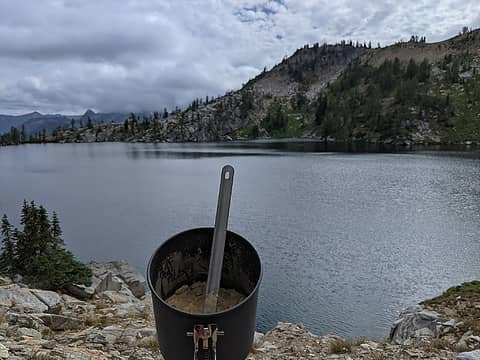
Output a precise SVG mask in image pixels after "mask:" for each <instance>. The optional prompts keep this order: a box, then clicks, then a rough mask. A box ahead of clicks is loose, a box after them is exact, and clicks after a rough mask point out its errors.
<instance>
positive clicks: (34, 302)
mask: <svg viewBox="0 0 480 360" xmlns="http://www.w3.org/2000/svg"><path fill="white" fill-rule="evenodd" d="M0 307H7V308H15V309H16V310H18V311H16V312H26V313H41V312H45V311H47V310H48V306H47V305H45V304H44V303H43V302H42V301H40V300H39V299H38V298H37V297H36V296H35V295H33V294H32V293H31V292H30V291H29V290H28V289H23V288H20V287H19V286H18V285H9V286H5V287H1V288H0Z"/></svg>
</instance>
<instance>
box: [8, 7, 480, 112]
mask: <svg viewBox="0 0 480 360" xmlns="http://www.w3.org/2000/svg"><path fill="white" fill-rule="evenodd" d="M463 26H469V27H471V28H477V27H480V3H479V2H478V0H461V1H459V0H415V1H413V0H401V1H399V0H395V1H391V0H373V1H368V0H336V1H332V0H270V1H257V0H41V1H39V0H0V113H3V114H20V113H26V112H31V111H39V112H42V113H66V114H79V113H83V112H85V110H86V109H93V110H95V111H101V112H112V111H115V112H117V111H120V112H130V111H155V110H162V109H163V108H164V107H167V108H169V109H172V108H174V107H175V106H176V105H179V106H184V105H186V104H187V103H189V102H190V101H191V100H192V99H194V98H196V97H205V96H206V95H209V96H218V95H222V94H223V93H224V92H225V91H228V90H235V89H238V88H240V87H241V86H242V84H243V83H245V82H247V81H248V79H250V78H252V77H254V76H255V75H256V74H257V73H259V72H260V71H261V70H262V69H263V68H264V67H267V68H271V67H272V66H274V65H275V64H276V63H278V62H280V61H281V59H282V58H283V57H285V56H288V55H291V54H292V53H293V52H294V51H295V50H296V49H297V48H300V47H302V46H303V45H305V44H307V43H309V44H313V43H315V42H320V43H323V42H328V43H336V42H339V41H341V40H342V39H346V40H349V39H352V40H353V41H357V40H358V41H362V42H363V41H367V42H368V41H372V43H373V44H377V43H378V42H379V43H381V44H382V46H383V45H388V44H391V43H394V42H396V41H399V40H402V39H403V40H408V39H409V38H410V36H411V35H412V34H416V35H419V36H426V37H427V41H429V42H433V41H439V40H443V39H446V38H448V37H451V36H453V35H456V34H458V32H459V31H460V30H461V29H462V27H463Z"/></svg>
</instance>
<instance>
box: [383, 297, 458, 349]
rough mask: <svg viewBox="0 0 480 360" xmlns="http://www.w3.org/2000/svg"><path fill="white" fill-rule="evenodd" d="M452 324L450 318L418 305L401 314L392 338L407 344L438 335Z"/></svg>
mask: <svg viewBox="0 0 480 360" xmlns="http://www.w3.org/2000/svg"><path fill="white" fill-rule="evenodd" d="M445 324H448V325H445ZM450 324H451V321H450V320H449V319H444V318H441V317H440V315H439V314H437V313H436V312H433V311H427V310H425V309H424V308H423V307H422V306H419V305H417V306H414V307H410V308H407V309H405V310H404V311H403V312H402V313H401V314H400V318H399V319H398V320H397V321H395V323H394V324H393V326H392V329H391V332H390V339H391V340H392V341H393V342H395V343H397V344H407V343H410V342H411V341H412V339H418V338H429V337H430V338H431V337H438V336H439V335H440V334H443V333H444V332H445V331H444V330H445V329H446V328H450V327H451V325H450Z"/></svg>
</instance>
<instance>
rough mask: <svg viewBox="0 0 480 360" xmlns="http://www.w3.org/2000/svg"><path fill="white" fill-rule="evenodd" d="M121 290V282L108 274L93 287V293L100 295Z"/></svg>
mask: <svg viewBox="0 0 480 360" xmlns="http://www.w3.org/2000/svg"><path fill="white" fill-rule="evenodd" d="M121 288H122V281H121V280H120V279H119V278H118V277H116V276H114V275H113V274H112V273H111V272H109V273H107V274H106V275H105V276H104V277H102V278H101V279H100V282H99V283H98V285H97V286H96V287H95V293H96V294H101V293H102V292H104V291H120V289H121Z"/></svg>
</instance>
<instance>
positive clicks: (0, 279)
mask: <svg viewBox="0 0 480 360" xmlns="http://www.w3.org/2000/svg"><path fill="white" fill-rule="evenodd" d="M11 283H12V280H10V278H8V277H6V276H0V286H5V285H10V284H11Z"/></svg>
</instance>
